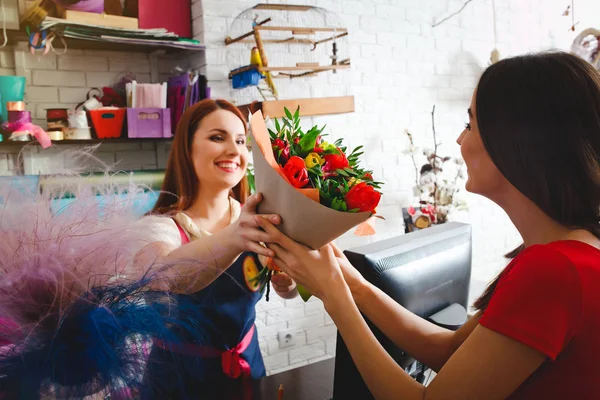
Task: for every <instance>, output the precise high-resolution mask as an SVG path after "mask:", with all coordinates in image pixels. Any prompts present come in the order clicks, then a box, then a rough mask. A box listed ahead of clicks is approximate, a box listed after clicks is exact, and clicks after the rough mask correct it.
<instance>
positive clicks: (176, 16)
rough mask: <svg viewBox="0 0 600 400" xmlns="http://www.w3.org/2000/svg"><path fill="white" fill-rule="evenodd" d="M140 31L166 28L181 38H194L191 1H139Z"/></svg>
mask: <svg viewBox="0 0 600 400" xmlns="http://www.w3.org/2000/svg"><path fill="white" fill-rule="evenodd" d="M138 23H139V26H140V29H154V28H165V29H166V30H168V31H169V32H173V33H175V34H177V35H178V36H179V37H183V38H191V37H192V32H191V31H192V6H191V2H190V0H175V1H168V0H138Z"/></svg>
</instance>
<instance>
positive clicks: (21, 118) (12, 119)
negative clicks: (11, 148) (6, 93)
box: [2, 111, 52, 149]
mask: <svg viewBox="0 0 600 400" xmlns="http://www.w3.org/2000/svg"><path fill="white" fill-rule="evenodd" d="M2 129H4V130H6V131H8V132H12V134H11V135H10V138H9V140H25V139H26V140H30V139H29V138H30V137H31V135H33V137H35V139H36V140H37V141H38V142H39V143H40V145H42V148H44V149H45V148H47V147H50V146H51V145H52V141H51V140H50V137H48V134H47V133H46V131H44V130H43V129H42V128H41V127H39V126H37V125H35V124H33V123H32V122H31V113H30V112H29V111H9V112H8V121H7V122H5V123H3V124H2Z"/></svg>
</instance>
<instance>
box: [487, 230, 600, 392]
mask: <svg viewBox="0 0 600 400" xmlns="http://www.w3.org/2000/svg"><path fill="white" fill-rule="evenodd" d="M479 323H480V324H481V325H483V326H485V327H486V328H488V329H491V330H493V331H495V332H498V333H500V334H502V335H505V336H508V337H510V338H512V339H514V340H517V341H519V342H521V343H523V344H525V345H527V346H529V347H531V348H534V349H536V350H538V351H540V352H542V353H543V354H545V355H546V356H547V357H548V359H547V360H546V361H545V362H544V363H543V364H542V365H541V366H540V368H538V369H537V370H536V371H535V372H534V373H533V374H532V375H531V376H530V377H529V378H528V379H527V380H526V381H525V382H524V383H523V384H522V385H521V386H520V387H519V388H518V389H517V390H516V391H515V392H514V393H513V394H512V395H511V396H510V397H509V398H510V399H572V398H577V399H600V250H598V249H596V248H595V247H592V246H590V245H588V244H585V243H583V242H578V241H557V242H553V243H550V244H546V245H534V246H530V247H528V248H527V249H525V250H524V251H523V252H522V253H521V254H519V256H518V257H516V258H515V259H514V260H513V261H512V262H511V263H510V264H509V265H508V267H507V268H506V270H505V271H504V272H503V275H502V277H501V278H500V281H499V282H498V285H497V287H496V290H495V292H494V294H493V296H492V298H491V300H490V303H489V306H488V308H487V310H485V312H484V313H483V315H482V317H481V319H480V321H479Z"/></svg>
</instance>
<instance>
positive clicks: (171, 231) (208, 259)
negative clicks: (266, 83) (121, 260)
mask: <svg viewBox="0 0 600 400" xmlns="http://www.w3.org/2000/svg"><path fill="white" fill-rule="evenodd" d="M246 130H247V129H246V122H245V120H244V118H243V116H242V114H241V112H240V111H239V110H238V109H237V108H236V107H235V106H234V105H233V104H231V103H229V102H227V101H224V100H210V99H207V100H203V101H201V102H199V103H197V104H195V105H194V106H192V107H190V108H189V109H188V110H187V111H186V112H185V113H184V114H183V116H182V118H181V120H180V122H179V123H178V126H177V131H176V134H175V137H174V140H173V148H172V150H171V154H170V156H169V160H168V163H167V169H166V173H165V179H164V182H163V187H162V191H161V193H160V196H159V198H158V200H157V202H156V205H155V206H154V209H153V210H152V212H151V213H150V215H148V216H145V217H144V218H142V219H141V221H140V229H143V230H146V231H148V232H149V233H151V234H152V236H153V237H154V238H155V240H153V241H152V243H150V244H148V245H146V246H145V247H144V248H143V249H142V250H141V251H140V252H139V253H138V257H137V263H136V265H145V264H147V263H148V262H152V261H155V260H158V262H159V263H160V264H163V263H164V264H168V265H177V268H169V269H168V271H169V272H168V273H167V274H168V275H165V276H163V277H162V278H163V279H161V280H159V281H161V282H166V285H167V288H166V289H167V290H169V291H171V292H174V293H176V296H177V297H178V307H179V308H180V311H182V314H185V315H186V316H189V315H196V316H197V320H194V321H190V324H192V325H194V326H196V327H197V329H200V330H201V331H203V332H204V334H205V335H206V340H203V343H210V347H206V346H200V345H199V344H197V343H191V342H190V343H189V345H183V346H180V345H178V346H172V345H171V344H169V343H161V342H155V345H154V347H153V349H152V353H151V355H150V361H149V363H148V369H147V372H146V379H147V380H146V385H145V386H146V393H144V396H143V398H177V399H183V398H188V397H189V398H197V397H198V395H199V394H201V395H202V398H204V399H210V398H215V399H219V398H223V397H224V393H225V391H228V390H232V388H236V387H237V388H241V387H242V386H243V385H235V384H232V383H233V381H232V380H234V379H236V380H237V378H242V380H244V379H243V378H253V379H257V378H260V377H262V376H264V375H265V367H264V364H263V360H262V356H261V353H260V348H259V345H258V337H257V333H256V327H255V325H254V320H255V317H256V313H255V305H256V303H257V302H258V301H259V300H260V298H261V296H262V289H263V288H261V287H260V285H259V283H258V281H257V280H256V279H255V278H256V277H257V275H258V273H259V272H260V270H261V269H262V268H263V265H266V264H267V263H266V260H267V259H268V257H271V256H273V255H274V253H273V252H272V251H271V250H269V249H267V248H266V247H263V246H261V245H260V244H258V243H260V242H264V239H265V238H266V236H265V233H264V232H263V231H262V230H261V229H260V228H259V227H258V225H257V223H256V219H255V218H256V213H255V212H256V206H257V204H258V203H259V202H260V195H255V196H251V197H248V182H247V180H246V167H247V164H248V157H249V154H248V147H247V143H246ZM241 204H243V206H242V205H241ZM263 217H265V218H268V219H269V220H270V221H272V222H273V223H275V224H277V223H278V222H279V216H276V215H263ZM259 256H261V257H260V258H259ZM155 264H156V263H155ZM175 271H176V274H175ZM272 282H273V288H274V290H275V292H277V293H278V294H279V295H280V296H281V297H283V298H292V297H295V296H296V295H297V290H296V289H295V283H294V282H293V281H292V280H291V279H290V278H289V277H288V276H287V275H285V274H283V273H281V274H275V276H274V277H273V280H272ZM161 289H165V288H164V287H162V288H161ZM267 290H268V289H267ZM184 308H185V310H183V309H184ZM175 382H178V383H179V384H174V383H175ZM246 382H248V379H246ZM246 386H247V385H246Z"/></svg>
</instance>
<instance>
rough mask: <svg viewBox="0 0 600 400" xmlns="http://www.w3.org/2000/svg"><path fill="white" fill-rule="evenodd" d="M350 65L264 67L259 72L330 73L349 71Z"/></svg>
mask: <svg viewBox="0 0 600 400" xmlns="http://www.w3.org/2000/svg"><path fill="white" fill-rule="evenodd" d="M347 68H350V65H347V64H338V65H317V66H310V65H307V66H301V67H262V68H259V69H258V70H259V71H260V72H267V71H268V72H284V71H329V70H334V69H347Z"/></svg>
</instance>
